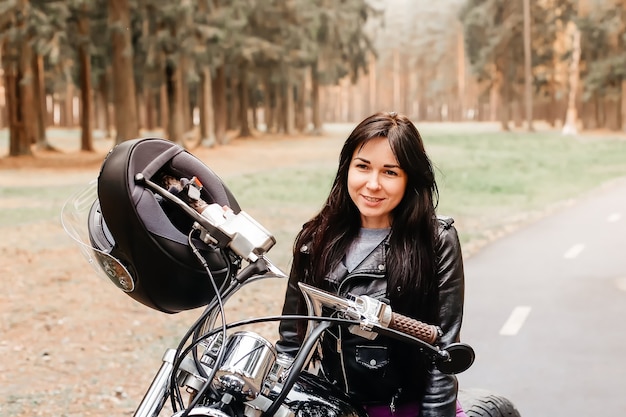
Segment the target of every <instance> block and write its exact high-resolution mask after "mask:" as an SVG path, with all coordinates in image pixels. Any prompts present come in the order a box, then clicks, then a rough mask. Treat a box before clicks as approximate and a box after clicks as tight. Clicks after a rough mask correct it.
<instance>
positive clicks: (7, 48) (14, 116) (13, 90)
mask: <svg viewBox="0 0 626 417" xmlns="http://www.w3.org/2000/svg"><path fill="white" fill-rule="evenodd" d="M18 50H20V48H17V46H16V45H10V44H9V43H8V42H6V41H5V44H4V46H3V47H2V48H1V49H0V52H1V53H2V66H3V69H4V86H5V101H6V103H7V117H8V125H9V156H20V155H31V154H32V151H31V147H30V140H29V138H28V136H27V134H26V129H25V123H24V118H23V114H22V105H21V97H20V87H19V85H20V81H21V79H22V75H21V73H20V71H19V57H18Z"/></svg>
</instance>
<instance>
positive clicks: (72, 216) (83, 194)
mask: <svg viewBox="0 0 626 417" xmlns="http://www.w3.org/2000/svg"><path fill="white" fill-rule="evenodd" d="M61 223H62V225H63V229H64V230H65V233H67V234H68V235H69V236H70V237H71V238H72V240H73V241H74V242H75V243H76V244H77V245H78V247H79V249H80V251H81V253H82V254H83V256H84V257H85V259H87V261H88V262H89V264H90V265H91V266H92V267H93V268H94V269H95V271H96V273H97V274H98V275H99V276H101V277H104V278H106V279H107V280H110V281H111V282H113V284H115V285H116V286H117V287H118V288H120V289H121V290H122V291H125V292H131V291H133V290H134V289H135V282H134V280H133V278H132V276H131V274H130V272H129V271H128V269H127V268H126V267H125V266H124V265H123V264H122V263H120V261H119V260H118V259H117V258H115V257H114V256H112V255H111V251H112V250H113V248H114V247H115V240H114V239H113V236H111V233H110V232H109V230H108V228H107V226H106V223H105V222H104V218H103V217H102V213H101V212H100V204H99V201H98V183H97V181H96V180H93V181H91V182H90V183H89V184H88V185H87V186H86V187H85V188H84V189H82V190H80V191H78V192H77V193H75V194H74V195H72V196H71V197H70V198H69V199H68V200H67V201H66V202H65V204H64V205H63V209H62V210H61Z"/></svg>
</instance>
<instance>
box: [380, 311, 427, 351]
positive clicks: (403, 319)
mask: <svg viewBox="0 0 626 417" xmlns="http://www.w3.org/2000/svg"><path fill="white" fill-rule="evenodd" d="M389 328H390V329H393V330H398V331H400V332H402V333H406V334H408V335H411V336H414V337H417V338H418V339H420V340H423V341H424V342H426V343H430V344H431V345H432V344H433V343H435V341H436V340H437V338H438V337H439V328H438V327H437V326H433V325H431V324H426V323H423V322H421V321H419V320H415V319H412V318H410V317H407V316H403V315H402V314H399V313H391V321H390V322H389Z"/></svg>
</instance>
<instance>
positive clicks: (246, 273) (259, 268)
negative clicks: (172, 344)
mask: <svg viewBox="0 0 626 417" xmlns="http://www.w3.org/2000/svg"><path fill="white" fill-rule="evenodd" d="M194 231H199V229H198V227H194V229H193V230H192V231H191V232H190V234H189V236H188V243H189V246H190V247H191V249H192V251H193V253H194V255H195V256H196V257H197V258H198V260H199V261H200V263H201V264H202V266H203V267H204V268H205V270H206V272H207V275H208V276H209V278H210V280H211V284H212V285H213V289H214V291H215V294H216V297H215V299H214V300H213V302H212V303H211V304H210V305H209V306H208V307H207V308H206V309H205V311H204V312H203V314H202V315H201V316H200V317H199V318H198V320H196V322H195V323H194V324H193V325H192V326H191V327H190V329H189V330H188V331H187V333H186V334H185V336H184V337H183V339H182V340H181V342H180V344H179V346H178V349H177V351H176V361H175V363H174V369H175V370H176V369H178V368H179V367H180V364H181V362H182V360H183V359H184V358H185V357H186V355H187V354H189V352H190V351H191V352H193V353H192V354H194V355H195V356H194V360H195V363H196V368H197V369H198V370H199V372H202V373H204V375H206V382H205V383H204V385H203V386H202V387H201V388H200V390H198V393H197V394H196V395H195V397H194V398H193V399H192V401H191V402H190V403H189V404H188V405H187V407H185V406H184V404H183V401H182V397H181V394H180V390H179V389H178V386H177V384H176V372H175V371H174V372H172V376H171V380H170V384H171V389H172V393H173V394H174V395H172V408H173V409H174V411H177V410H176V408H175V407H176V405H175V401H176V400H175V399H174V396H176V397H177V400H178V402H179V405H180V407H181V409H184V411H183V413H182V414H181V415H180V416H179V417H187V416H188V415H189V412H191V410H192V409H193V408H194V407H195V406H196V405H197V404H198V402H200V400H201V399H202V398H203V397H204V395H205V393H206V391H207V390H208V389H209V388H210V384H211V380H212V379H213V378H214V376H215V373H216V372H217V370H218V365H219V364H220V363H221V362H222V361H223V359H224V355H225V354H226V351H225V350H224V349H221V350H220V352H219V354H218V356H217V358H216V359H215V366H214V368H213V369H212V371H211V374H210V375H207V374H206V372H204V369H202V366H203V365H202V364H201V363H200V362H199V360H197V351H196V348H197V346H198V344H199V343H200V342H201V341H203V340H205V339H206V338H204V337H201V338H198V331H199V329H200V328H201V326H202V325H203V324H204V323H205V321H206V320H207V316H208V314H209V313H210V312H211V311H212V310H213V309H214V307H215V304H217V305H218V306H219V312H220V315H221V317H222V320H221V321H222V326H221V328H220V329H219V330H217V329H216V331H215V332H212V333H211V334H216V333H217V332H218V331H221V332H222V334H223V336H222V338H223V340H224V341H225V340H226V330H227V326H226V320H225V311H224V303H223V297H222V292H221V291H222V290H223V289H224V288H225V286H222V288H220V289H219V290H218V289H217V284H216V283H215V279H214V277H213V274H212V272H211V270H210V268H209V266H208V264H207V262H206V260H205V259H204V257H203V256H202V254H201V253H200V251H199V250H198V248H197V247H196V245H195V244H194V243H193V240H192V235H193V233H194ZM267 271H268V267H267V265H266V264H265V261H264V260H263V259H262V258H259V259H258V260H257V261H255V262H252V263H250V264H249V265H247V266H246V267H245V268H244V269H243V270H242V271H241V272H240V273H239V274H237V275H236V276H235V277H234V278H235V280H234V281H235V282H233V284H232V285H231V287H230V288H228V289H227V290H226V291H225V293H224V295H229V294H230V293H231V292H232V290H233V289H235V288H237V287H238V286H239V285H241V284H242V283H243V282H244V281H246V280H247V279H248V278H250V277H252V276H253V275H255V274H258V273H265V272H267ZM192 333H193V335H194V337H193V339H192V342H191V344H190V346H189V347H188V348H186V349H184V350H183V346H184V344H185V342H186V341H188V340H189V338H190V337H191V334H192ZM201 369H202V371H200V370H201Z"/></svg>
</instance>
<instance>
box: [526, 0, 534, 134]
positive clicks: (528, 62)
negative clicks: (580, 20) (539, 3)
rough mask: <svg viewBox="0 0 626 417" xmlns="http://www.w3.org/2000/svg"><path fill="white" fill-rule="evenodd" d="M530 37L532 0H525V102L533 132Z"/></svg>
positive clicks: (527, 118) (528, 126)
mask: <svg viewBox="0 0 626 417" xmlns="http://www.w3.org/2000/svg"><path fill="white" fill-rule="evenodd" d="M530 48H531V37H530V0H524V104H525V105H526V106H525V116H526V128H527V129H528V131H530V132H532V131H534V130H535V129H534V128H533V74H532V62H531V59H532V56H531V49H530Z"/></svg>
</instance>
